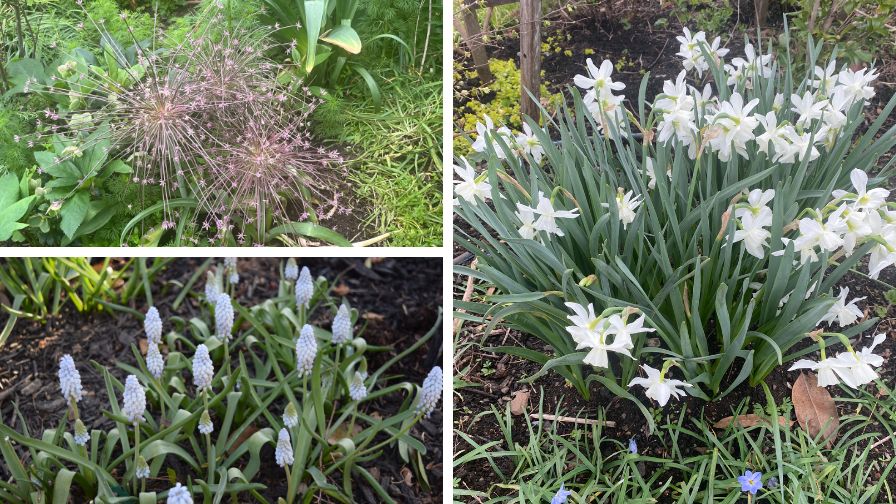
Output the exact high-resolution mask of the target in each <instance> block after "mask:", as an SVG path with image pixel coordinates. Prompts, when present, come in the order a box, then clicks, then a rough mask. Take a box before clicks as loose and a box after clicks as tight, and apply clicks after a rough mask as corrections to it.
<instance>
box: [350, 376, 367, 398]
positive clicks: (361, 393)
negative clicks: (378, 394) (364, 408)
mask: <svg viewBox="0 0 896 504" xmlns="http://www.w3.org/2000/svg"><path fill="white" fill-rule="evenodd" d="M348 395H349V397H351V398H352V401H363V400H364V399H365V398H366V397H367V386H366V385H364V378H362V377H361V373H358V372H357V371H356V372H355V376H354V378H352V382H351V383H350V384H349V386H348Z"/></svg>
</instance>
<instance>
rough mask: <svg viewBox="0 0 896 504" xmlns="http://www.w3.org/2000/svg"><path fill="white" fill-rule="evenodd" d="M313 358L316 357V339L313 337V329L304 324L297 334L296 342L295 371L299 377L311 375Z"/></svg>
mask: <svg viewBox="0 0 896 504" xmlns="http://www.w3.org/2000/svg"><path fill="white" fill-rule="evenodd" d="M315 357H317V338H315V337H314V328H313V327H311V326H310V325H308V324H305V325H304V326H303V327H302V330H301V332H299V339H297V340H296V371H298V373H299V376H307V375H309V374H311V370H312V369H314V358H315Z"/></svg>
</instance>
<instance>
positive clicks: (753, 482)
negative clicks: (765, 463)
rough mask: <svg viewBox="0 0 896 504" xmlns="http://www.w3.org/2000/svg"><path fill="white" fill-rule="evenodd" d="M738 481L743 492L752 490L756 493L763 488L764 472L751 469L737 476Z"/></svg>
mask: <svg viewBox="0 0 896 504" xmlns="http://www.w3.org/2000/svg"><path fill="white" fill-rule="evenodd" d="M737 482H738V483H740V489H741V491H742V492H750V493H751V494H753V495H756V492H758V491H759V489H760V488H762V473H761V472H753V471H749V470H748V471H745V472H744V474H743V476H738V477H737Z"/></svg>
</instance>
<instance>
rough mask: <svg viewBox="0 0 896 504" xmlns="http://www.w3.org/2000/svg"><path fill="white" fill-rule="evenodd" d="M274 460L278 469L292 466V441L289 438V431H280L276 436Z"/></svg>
mask: <svg viewBox="0 0 896 504" xmlns="http://www.w3.org/2000/svg"><path fill="white" fill-rule="evenodd" d="M274 459H275V460H276V461H277V465H278V466H280V467H286V466H290V465H292V464H293V462H294V459H293V453H292V441H291V440H290V438H289V431H288V430H286V429H280V434H278V435H277V448H276V450H275V451H274Z"/></svg>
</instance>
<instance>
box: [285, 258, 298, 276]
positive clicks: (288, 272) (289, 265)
mask: <svg viewBox="0 0 896 504" xmlns="http://www.w3.org/2000/svg"><path fill="white" fill-rule="evenodd" d="M283 278H285V279H286V280H289V281H290V282H295V281H296V279H298V278H299V266H298V265H297V264H296V260H295V259H293V258H292V257H290V258H289V259H287V260H286V267H285V268H283Z"/></svg>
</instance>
